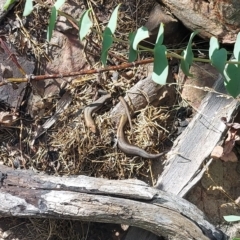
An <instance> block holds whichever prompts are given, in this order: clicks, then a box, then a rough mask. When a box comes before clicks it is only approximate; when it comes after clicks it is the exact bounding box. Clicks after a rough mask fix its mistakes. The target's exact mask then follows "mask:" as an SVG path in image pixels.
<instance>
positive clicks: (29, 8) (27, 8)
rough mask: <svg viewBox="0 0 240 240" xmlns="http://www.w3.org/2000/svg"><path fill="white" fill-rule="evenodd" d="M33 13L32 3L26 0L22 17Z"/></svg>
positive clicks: (30, 0)
mask: <svg viewBox="0 0 240 240" xmlns="http://www.w3.org/2000/svg"><path fill="white" fill-rule="evenodd" d="M32 11H33V1H32V0H26V3H25V6H24V11H23V16H24V17H26V16H28V15H29V14H30V13H31V12H32Z"/></svg>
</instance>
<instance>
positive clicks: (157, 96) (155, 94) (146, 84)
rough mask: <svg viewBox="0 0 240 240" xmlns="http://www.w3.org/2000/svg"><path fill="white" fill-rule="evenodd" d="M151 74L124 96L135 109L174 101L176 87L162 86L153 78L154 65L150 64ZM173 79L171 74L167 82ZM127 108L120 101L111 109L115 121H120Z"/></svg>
mask: <svg viewBox="0 0 240 240" xmlns="http://www.w3.org/2000/svg"><path fill="white" fill-rule="evenodd" d="M148 69H149V72H150V74H149V76H148V77H146V78H145V79H143V80H141V81H139V82H138V83H136V84H135V85H134V86H133V87H132V88H131V89H129V90H128V91H127V93H126V96H125V97H124V99H125V101H126V102H127V103H128V105H129V106H130V107H131V109H132V110H133V111H139V110H141V109H143V108H145V107H146V106H147V105H148V104H149V103H151V104H152V105H153V106H160V105H161V104H163V103H166V102H167V103H168V104H169V105H171V104H173V103H174V99H175V89H174V87H173V86H171V87H170V86H167V85H165V86H162V85H159V84H157V83H155V82H154V81H153V80H152V72H153V65H152V64H150V65H149V67H148ZM172 81H173V79H172V75H171V74H169V76H168V79H167V82H168V83H171V82H172ZM125 111H126V110H125V108H124V106H123V105H122V104H121V102H119V103H118V104H117V105H116V106H115V107H114V108H113V109H112V111H111V119H112V121H113V122H119V120H120V118H121V115H122V114H123V113H125Z"/></svg>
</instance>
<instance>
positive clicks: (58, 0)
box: [54, 0, 66, 10]
mask: <svg viewBox="0 0 240 240" xmlns="http://www.w3.org/2000/svg"><path fill="white" fill-rule="evenodd" d="M65 1H66V0H57V1H56V2H55V4H54V7H55V8H56V9H57V10H59V8H60V7H61V6H62V5H63V4H64V3H65Z"/></svg>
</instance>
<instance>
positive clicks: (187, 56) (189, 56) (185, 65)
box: [180, 31, 198, 77]
mask: <svg viewBox="0 0 240 240" xmlns="http://www.w3.org/2000/svg"><path fill="white" fill-rule="evenodd" d="M197 33H198V31H194V32H193V33H192V34H191V36H190V39H189V41H188V45H187V48H186V50H183V52H182V54H181V55H182V57H183V59H181V64H180V66H181V69H182V71H183V73H184V74H185V75H187V76H191V77H192V74H190V73H189V69H190V66H191V65H192V62H193V52H192V40H193V38H194V36H195V35H196V34H197Z"/></svg>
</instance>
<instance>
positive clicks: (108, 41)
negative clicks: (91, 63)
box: [101, 27, 113, 66]
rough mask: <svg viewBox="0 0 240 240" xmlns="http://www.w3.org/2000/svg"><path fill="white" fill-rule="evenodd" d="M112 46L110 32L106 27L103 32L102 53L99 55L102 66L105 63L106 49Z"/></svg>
mask: <svg viewBox="0 0 240 240" xmlns="http://www.w3.org/2000/svg"><path fill="white" fill-rule="evenodd" d="M112 44H113V37H112V32H111V30H110V29H109V28H108V27H106V28H105V30H104V32H103V42H102V53H101V61H102V64H103V65H104V66H105V65H106V63H107V55H108V49H109V48H110V47H111V46H112Z"/></svg>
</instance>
